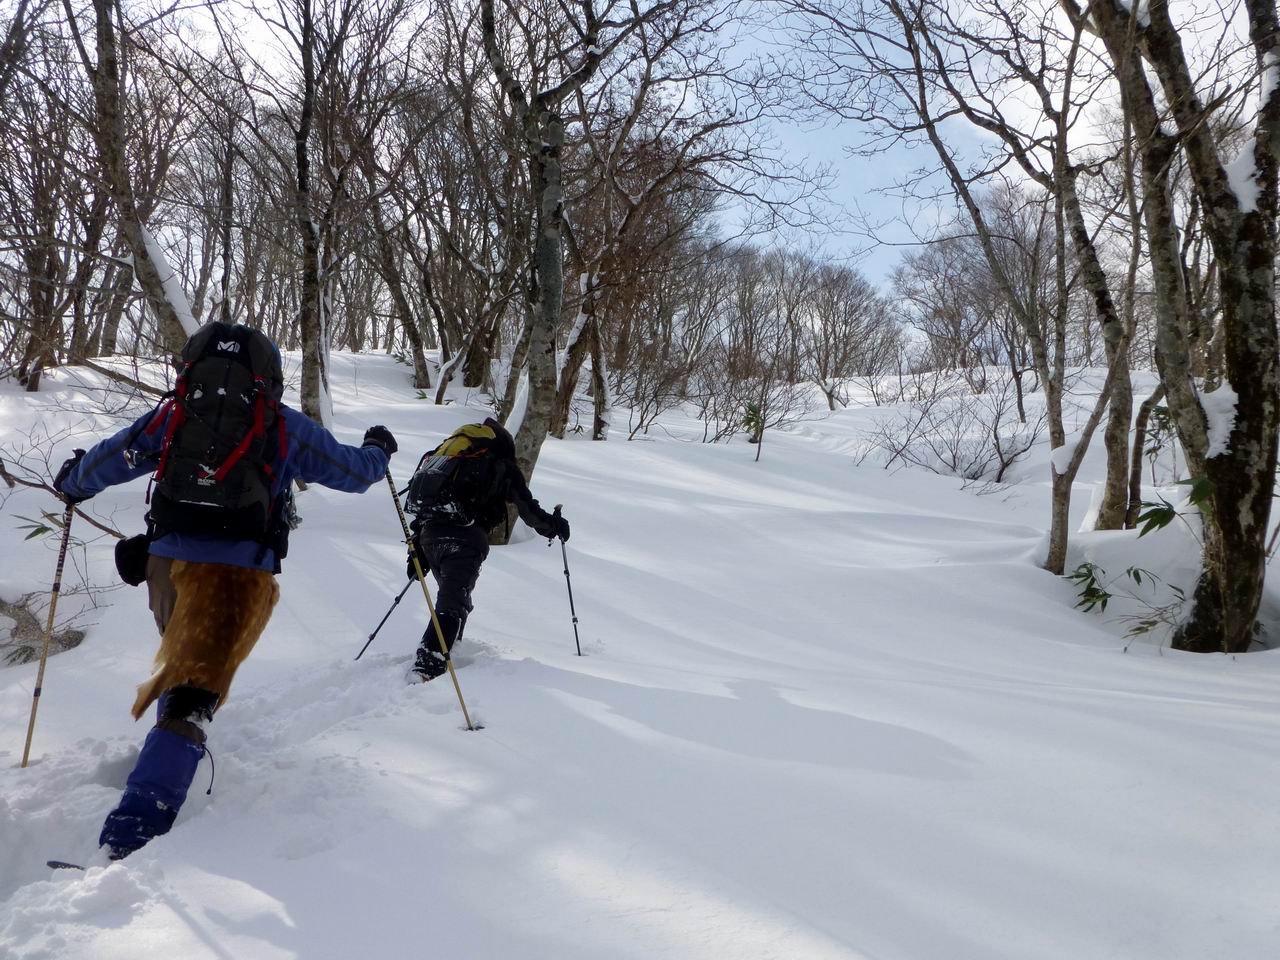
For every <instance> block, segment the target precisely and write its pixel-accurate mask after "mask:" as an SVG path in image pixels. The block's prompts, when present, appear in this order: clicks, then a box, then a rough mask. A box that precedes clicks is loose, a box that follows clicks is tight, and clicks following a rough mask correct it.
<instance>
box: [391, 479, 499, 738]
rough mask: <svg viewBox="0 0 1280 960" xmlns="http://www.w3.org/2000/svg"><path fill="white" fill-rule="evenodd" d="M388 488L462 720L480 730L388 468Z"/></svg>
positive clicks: (469, 726)
mask: <svg viewBox="0 0 1280 960" xmlns="http://www.w3.org/2000/svg"><path fill="white" fill-rule="evenodd" d="M387 486H388V487H390V488H391V499H392V500H394V501H395V503H396V513H397V514H398V515H399V517H400V528H401V529H402V530H403V531H404V545H405V546H406V547H408V548H409V550H410V554H411V556H412V557H413V569H414V570H416V571H417V572H418V582H419V583H420V584H422V595H423V596H424V597H426V598H427V610H429V611H430V612H431V625H432V626H433V627H435V629H436V639H437V640H439V641H440V654H441V655H442V656H443V657H444V663H445V666H446V667H448V668H449V679H451V680H452V681H453V689H454V691H455V692H456V693H457V694H458V704H459V706H461V707H462V718H463V719H464V720H466V721H467V729H468V730H479V729H480V728H479V727H477V726H475V725H473V724H472V722H471V714H470V713H468V712H467V702H466V701H465V700H463V699H462V686H461V684H459V683H458V672H457V671H456V670H454V669H453V658H452V657H450V656H449V646H448V644H446V643H445V642H444V628H443V627H441V626H440V618H439V617H437V616H436V605H435V604H434V603H432V602H431V590H430V588H429V587H428V586H427V575H426V574H425V573H423V572H422V563H421V562H420V561H419V560H418V551H417V550H415V549H413V534H412V533H410V532H409V521H408V520H406V519H405V516H404V507H402V506H400V497H399V495H398V494H397V493H396V482H395V481H394V480H392V479H391V468H390V467H387Z"/></svg>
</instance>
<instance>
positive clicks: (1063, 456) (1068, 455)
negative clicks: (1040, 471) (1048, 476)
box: [1049, 438, 1079, 477]
mask: <svg viewBox="0 0 1280 960" xmlns="http://www.w3.org/2000/svg"><path fill="white" fill-rule="evenodd" d="M1078 445H1079V441H1078V438H1077V440H1075V441H1068V442H1067V443H1065V444H1064V445H1063V446H1061V447H1054V448H1053V449H1052V450H1051V451H1050V454H1049V462H1050V463H1051V464H1052V465H1053V472H1054V473H1055V474H1057V475H1058V476H1060V477H1062V476H1066V473H1067V471H1068V470H1069V469H1071V459H1072V457H1074V456H1075V455H1076V447H1077V446H1078Z"/></svg>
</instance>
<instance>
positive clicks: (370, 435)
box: [361, 424, 400, 460]
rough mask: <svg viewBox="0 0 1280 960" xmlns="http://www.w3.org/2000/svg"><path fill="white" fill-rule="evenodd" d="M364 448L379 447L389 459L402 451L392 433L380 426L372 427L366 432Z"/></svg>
mask: <svg viewBox="0 0 1280 960" xmlns="http://www.w3.org/2000/svg"><path fill="white" fill-rule="evenodd" d="M361 446H362V447H377V448H378V449H379V450H381V451H382V452H383V453H385V454H386V455H387V459H388V460H390V459H391V455H392V454H393V453H395V452H396V451H397V450H399V449H400V446H399V445H398V444H397V443H396V438H395V437H393V436H392V435H391V431H390V430H388V429H387V428H386V427H384V426H382V425H381V424H379V425H378V426H376V427H370V428H369V429H368V430H366V431H365V432H364V443H362V444H361Z"/></svg>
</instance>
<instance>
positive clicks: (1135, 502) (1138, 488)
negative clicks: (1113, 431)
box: [1124, 386, 1164, 530]
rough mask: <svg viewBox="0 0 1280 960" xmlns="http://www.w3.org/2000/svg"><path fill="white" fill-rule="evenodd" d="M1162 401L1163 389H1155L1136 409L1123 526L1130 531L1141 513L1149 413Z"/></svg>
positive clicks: (1135, 525) (1161, 387)
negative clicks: (1127, 497) (1127, 500)
mask: <svg viewBox="0 0 1280 960" xmlns="http://www.w3.org/2000/svg"><path fill="white" fill-rule="evenodd" d="M1163 399H1164V387H1163V386H1159V387H1156V389H1155V392H1154V393H1152V394H1151V396H1149V397H1147V399H1145V400H1143V401H1142V406H1140V407H1139V408H1138V422H1137V424H1136V425H1135V426H1134V430H1133V451H1132V454H1131V459H1130V462H1129V509H1128V510H1127V511H1126V512H1125V518H1124V526H1125V529H1126V530H1132V529H1134V528H1135V527H1137V525H1138V514H1140V513H1141V512H1142V457H1143V455H1144V454H1145V453H1146V449H1147V427H1148V425H1149V424H1150V423H1151V412H1152V411H1153V410H1155V408H1156V404H1158V403H1159V402H1160V401H1161V400H1163Z"/></svg>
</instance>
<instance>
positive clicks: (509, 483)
mask: <svg viewBox="0 0 1280 960" xmlns="http://www.w3.org/2000/svg"><path fill="white" fill-rule="evenodd" d="M507 504H513V505H514V506H515V508H516V510H517V511H518V512H519V514H520V519H522V520H523V521H524V522H525V523H527V524H528V525H529V526H530V527H532V528H533V529H534V530H535V531H537V533H538V534H539V535H540V536H544V537H548V538H554V537H559V538H560V539H561V540H568V539H569V522H568V521H567V520H565V518H564V517H562V516H560V514H559V512H557V513H554V514H551V513H547V511H545V510H543V509H542V507H540V506H539V505H538V501H537V500H535V499H533V495H532V494H531V493H530V492H529V486H528V484H526V483H525V480H524V475H523V474H522V473H521V472H520V467H519V465H518V464H517V463H516V447H515V442H514V441H513V440H512V439H511V434H509V433H508V432H507V431H506V429H505V428H504V427H503V426H502V424H500V423H498V421H497V420H494V419H493V418H492V417H490V418H489V419H488V420H485V422H484V423H483V424H478V423H473V424H467V425H466V426H464V427H460V428H458V430H456V431H454V433H453V434H452V435H451V436H450V437H449V438H448V439H447V440H445V441H444V443H442V444H440V446H438V447H436V448H435V450H432V451H430V452H428V453H427V454H425V455H424V456H423V458H422V461H421V462H420V463H419V464H418V469H417V471H416V472H415V473H414V478H413V480H412V481H411V482H410V484H409V498H408V508H409V512H410V513H412V514H414V520H413V548H414V549H415V550H417V554H418V561H419V563H421V565H422V569H423V571H424V572H426V571H427V570H430V571H431V572H432V573H434V574H435V578H436V583H437V584H439V593H438V595H437V598H436V614H437V617H438V619H439V621H440V628H441V631H442V633H443V634H444V641H445V646H446V647H447V648H448V649H449V650H451V651H452V649H453V645H454V643H455V642H456V641H457V640H458V638H460V637H461V636H462V630H463V626H464V625H465V623H466V620H467V614H469V613H470V612H471V606H472V605H471V591H472V590H473V589H475V585H476V579H477V578H478V577H479V576H480V565H481V564H482V563H484V560H485V557H487V556H488V555H489V532H490V531H491V530H493V529H494V528H495V527H497V526H498V525H499V524H503V523H506V522H507ZM407 572H408V575H409V577H410V578H411V579H412V578H414V577H416V576H417V571H416V570H415V569H414V563H413V556H412V554H411V555H410V556H409V558H408V564H407ZM447 669H448V666H447V664H446V661H445V658H444V657H443V656H442V655H441V653H440V641H439V639H438V638H437V637H436V634H435V627H434V626H433V625H432V624H430V623H428V624H427V629H426V632H425V633H424V634H423V635H422V642H421V643H419V644H418V653H417V656H416V658H415V659H414V664H413V668H412V670H411V671H410V679H411V680H415V681H427V680H431V679H434V678H435V677H438V676H440V675H441V674H442V673H444V672H445V671H446V670H447Z"/></svg>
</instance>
